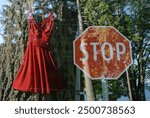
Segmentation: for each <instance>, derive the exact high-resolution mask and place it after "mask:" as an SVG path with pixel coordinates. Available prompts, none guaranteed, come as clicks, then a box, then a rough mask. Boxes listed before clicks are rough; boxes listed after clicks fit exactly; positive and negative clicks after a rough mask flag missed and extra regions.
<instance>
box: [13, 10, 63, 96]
mask: <svg viewBox="0 0 150 118" xmlns="http://www.w3.org/2000/svg"><path fill="white" fill-rule="evenodd" d="M53 26H54V16H53V13H52V12H50V14H49V16H48V17H47V18H46V19H44V21H43V22H42V23H41V24H38V23H37V22H36V21H35V19H34V18H33V16H32V15H31V16H30V18H29V39H28V45H27V48H26V52H25V54H24V58H23V60H22V64H21V65H20V68H19V70H18V73H17V75H16V78H15V80H14V82H13V85H12V87H13V88H14V89H16V90H20V91H26V92H34V93H50V92H51V91H57V90H58V89H63V88H64V81H63V79H62V78H61V77H60V74H59V72H58V70H57V67H56V65H55V63H54V61H53V57H52V54H51V51H50V44H49V40H50V35H51V32H52V29H53Z"/></svg>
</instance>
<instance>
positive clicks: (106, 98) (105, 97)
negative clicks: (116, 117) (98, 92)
mask: <svg viewBox="0 0 150 118" xmlns="http://www.w3.org/2000/svg"><path fill="white" fill-rule="evenodd" d="M101 82H102V95H103V101H109V95H108V80H106V79H105V78H102V79H101Z"/></svg>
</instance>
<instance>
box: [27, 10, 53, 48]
mask: <svg viewBox="0 0 150 118" xmlns="http://www.w3.org/2000/svg"><path fill="white" fill-rule="evenodd" d="M53 26H54V16H53V13H52V12H50V14H49V16H48V17H47V18H45V19H44V20H43V21H42V22H41V23H40V24H39V23H37V22H36V21H35V19H34V18H33V16H32V15H31V16H30V18H29V42H31V43H33V44H35V45H36V46H44V45H49V40H50V36H51V32H52V29H53Z"/></svg>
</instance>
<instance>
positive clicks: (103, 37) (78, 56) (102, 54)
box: [73, 26, 132, 79]
mask: <svg viewBox="0 0 150 118" xmlns="http://www.w3.org/2000/svg"><path fill="white" fill-rule="evenodd" d="M73 45H74V63H75V65H76V66H77V67H79V68H80V69H81V70H82V71H83V72H84V73H85V74H86V75H88V76H89V77H90V78H92V79H101V78H106V79H117V78H119V77H120V76H121V74H122V73H123V72H124V71H125V70H126V69H127V68H128V67H129V66H130V65H131V64H132V54H131V43H130V41H129V40H128V39H127V38H126V37H125V36H123V35H122V34H121V33H120V32H119V31H118V30H116V29H115V28H114V27H112V26H90V27H88V28H87V29H86V30H85V31H84V32H83V33H82V34H81V35H80V36H79V37H77V38H76V39H75V41H74V44H73Z"/></svg>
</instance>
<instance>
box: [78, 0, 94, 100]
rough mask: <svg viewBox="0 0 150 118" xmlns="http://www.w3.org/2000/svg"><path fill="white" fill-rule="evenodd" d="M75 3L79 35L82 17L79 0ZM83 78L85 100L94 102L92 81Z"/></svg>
mask: <svg viewBox="0 0 150 118" xmlns="http://www.w3.org/2000/svg"><path fill="white" fill-rule="evenodd" d="M76 3H77V9H78V24H79V33H80V34H81V33H82V32H83V23H82V22H83V21H82V16H81V11H80V3H79V0H76ZM84 78H85V91H86V95H87V100H88V101H94V100H95V98H94V91H93V85H92V81H91V79H90V78H89V77H87V76H86V75H84Z"/></svg>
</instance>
